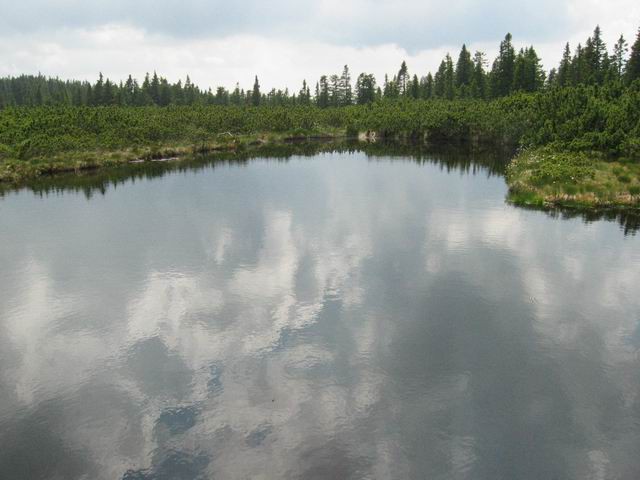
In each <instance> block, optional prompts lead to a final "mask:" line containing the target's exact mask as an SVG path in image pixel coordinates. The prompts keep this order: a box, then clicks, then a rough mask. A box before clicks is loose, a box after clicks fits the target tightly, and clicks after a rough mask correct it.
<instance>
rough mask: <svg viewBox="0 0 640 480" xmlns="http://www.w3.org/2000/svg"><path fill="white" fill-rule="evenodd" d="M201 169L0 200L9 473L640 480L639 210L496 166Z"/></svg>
mask: <svg viewBox="0 0 640 480" xmlns="http://www.w3.org/2000/svg"><path fill="white" fill-rule="evenodd" d="M374 153H375V152H374ZM396 153H397V152H396ZM400 153H401V154H402V152H400ZM187 166H188V167H189V168H185V167H184V164H180V166H168V167H153V168H152V169H149V168H147V167H144V168H143V167H140V168H139V169H138V170H135V171H132V170H128V171H126V172H125V171H121V172H117V171H114V172H110V173H107V174H104V173H101V174H99V175H97V176H89V177H81V178H73V179H72V178H67V179H62V180H61V179H52V180H49V181H45V182H41V183H40V184H38V185H33V186H32V188H30V189H23V190H20V191H14V192H5V193H4V196H3V198H0V478H2V479H40V478H43V479H44V478H47V479H49V478H52V479H76V478H78V479H122V478H124V479H192V478H223V479H245V478H256V479H258V478H259V479H271V478H274V479H281V478H305V479H315V478H322V479H325V478H327V479H347V478H371V479H374V478H375V479H386V478H390V479H405V478H410V479H413V478H415V479H423V478H428V479H487V480H494V479H535V480H540V479H630V480H631V479H638V478H640V237H639V236H638V235H634V233H633V232H634V230H635V229H636V227H634V225H636V224H634V223H633V222H631V223H630V222H629V221H627V220H620V219H618V220H617V221H605V220H594V219H587V220H594V221H585V219H584V218H581V217H577V218H566V217H565V218H563V217H562V216H561V215H560V216H556V217H553V216H550V215H548V214H546V213H544V212H536V211H526V210H521V209H517V208H514V207H511V206H509V205H507V204H505V202H504V198H505V193H506V187H505V184H504V180H503V178H502V177H501V176H500V174H499V173H500V168H501V167H500V162H499V160H498V159H497V158H496V157H495V156H492V155H488V156H483V157H478V158H472V156H470V155H469V154H466V153H451V152H448V153H447V152H445V153H434V154H424V155H422V156H421V157H420V160H418V161H416V160H415V158H411V157H410V156H406V157H404V156H402V155H400V156H398V155H394V156H393V157H392V156H385V155H384V154H383V153H381V152H378V154H377V155H375V156H369V155H367V154H365V153H362V152H351V153H349V152H346V151H343V152H335V153H319V154H318V155H317V156H315V157H306V156H293V157H291V158H289V159H288V161H282V159H280V160H273V159H272V160H269V159H255V160H252V161H248V160H247V161H245V162H243V163H241V164H233V163H215V164H212V163H210V162H201V163H200V164H198V165H187ZM132 176H133V177H132ZM614 220H615V219H614Z"/></svg>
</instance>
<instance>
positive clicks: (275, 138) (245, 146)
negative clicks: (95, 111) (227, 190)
mask: <svg viewBox="0 0 640 480" xmlns="http://www.w3.org/2000/svg"><path fill="white" fill-rule="evenodd" d="M341 137H344V132H341V131H339V130H335V129H334V130H328V131H324V132H316V133H315V134H313V135H302V134H299V133H298V134H296V133H289V134H274V133H265V134H245V135H233V134H230V133H229V134H219V135H215V136H212V137H208V138H207V139H204V140H202V141H200V142H191V143H182V142H175V143H169V142H165V143H154V144H143V145H140V146H137V147H129V148H112V149H87V150H79V151H70V152H64V153H52V154H51V155H37V156H33V157H30V158H28V159H17V158H5V159H4V160H2V161H0V182H4V183H10V184H14V185H15V184H23V183H26V182H28V181H31V180H34V179H36V178H38V177H40V176H43V175H53V174H58V173H69V172H76V173H79V172H83V171H88V170H96V169H100V168H110V167H117V166H122V165H127V164H134V163H135V164H137V163H145V162H166V161H172V160H177V159H180V158H184V157H188V156H193V155H196V154H207V153H215V152H229V153H236V154H237V153H240V152H244V151H247V150H255V149H258V148H261V147H265V146H268V145H279V144H286V143H289V142H299V141H306V140H315V139H338V138H341Z"/></svg>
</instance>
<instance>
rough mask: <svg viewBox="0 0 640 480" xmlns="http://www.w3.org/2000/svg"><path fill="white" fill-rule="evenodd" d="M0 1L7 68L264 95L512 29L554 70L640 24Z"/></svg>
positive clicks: (385, 7)
mask: <svg viewBox="0 0 640 480" xmlns="http://www.w3.org/2000/svg"><path fill="white" fill-rule="evenodd" d="M3 3H6V1H5V0H0V7H2V10H3V11H4V12H8V14H7V15H5V16H4V18H3V20H0V58H2V59H3V62H2V63H0V75H19V74H21V73H32V74H33V73H38V72H42V73H43V74H45V75H50V76H59V77H62V78H79V79H91V80H93V79H95V78H96V77H97V74H98V72H100V71H102V72H103V73H104V74H105V75H107V76H108V77H110V78H112V79H116V80H120V79H124V78H126V76H127V75H128V74H129V73H132V74H134V75H135V76H136V77H138V78H141V77H142V76H143V75H144V74H145V72H153V71H154V70H157V71H158V72H159V73H161V74H163V75H164V76H166V77H168V78H169V79H170V80H172V81H176V80H177V79H179V78H182V79H184V78H185V77H186V75H187V74H189V75H190V76H191V78H192V80H194V81H195V82H196V83H197V84H199V85H201V86H203V87H212V88H215V87H216V86H218V85H224V86H226V87H233V86H234V85H235V83H236V82H240V84H241V85H242V86H243V87H244V88H247V87H250V86H251V85H252V81H253V76H254V75H255V74H257V75H258V76H259V78H260V81H261V84H262V86H263V88H264V89H267V90H268V89H271V88H273V87H278V88H280V87H282V88H284V87H288V88H289V89H291V90H298V89H299V88H300V85H301V83H302V80H303V79H307V80H308V81H309V82H310V83H311V84H312V85H314V84H315V82H316V80H317V79H318V78H319V77H320V76H321V75H323V74H331V73H338V72H339V71H340V70H341V69H342V66H343V65H344V64H348V65H349V66H350V67H351V70H352V72H353V73H354V77H355V76H356V75H357V74H358V73H360V72H362V71H366V72H372V73H374V74H375V75H376V77H377V79H378V81H379V82H382V81H383V78H384V74H385V73H390V74H393V73H394V72H396V71H397V70H398V68H399V64H400V62H401V61H402V60H407V62H408V64H409V67H410V70H411V72H412V73H413V72H415V73H418V74H419V75H424V74H426V72H427V71H429V70H431V71H433V70H435V69H437V66H438V64H439V62H440V60H441V59H442V57H443V56H444V54H445V53H446V52H447V51H449V52H451V54H452V55H453V56H454V57H455V56H456V55H457V52H458V50H459V48H460V45H461V44H462V43H463V42H466V43H467V45H470V48H471V49H472V50H475V49H481V50H484V51H486V52H487V53H488V58H489V60H490V61H491V60H492V59H493V57H494V56H495V53H496V50H497V46H498V43H499V41H500V39H501V38H502V37H503V35H504V33H506V31H507V30H510V31H511V32H512V33H513V34H514V42H515V44H516V46H518V47H520V46H524V45H529V44H534V45H535V47H536V48H537V50H538V52H539V53H540V54H541V56H542V58H543V61H544V64H545V66H546V67H547V68H551V67H552V66H555V65H556V64H557V62H558V60H559V57H560V55H561V52H562V48H563V46H564V43H565V42H566V41H570V42H571V43H572V46H574V47H575V45H576V44H577V43H578V42H584V40H585V38H586V37H587V36H588V35H589V34H590V33H591V31H592V30H593V27H594V26H595V25H596V23H599V24H600V25H601V27H602V29H603V31H604V36H605V40H606V41H607V42H608V43H609V44H610V45H611V44H612V43H613V42H614V41H615V39H616V38H617V37H618V35H619V34H620V33H623V34H624V35H625V36H626V37H627V38H628V39H633V38H634V36H635V32H636V29H637V26H638V25H637V23H638V22H639V21H640V6H638V4H637V2H633V1H630V0H615V1H613V2H607V3H606V4H605V3H604V2H600V1H597V0H588V1H587V2H584V1H578V0H569V1H567V2H564V3H562V2H560V3H558V2H555V3H553V4H549V5H546V4H545V3H544V2H543V4H539V3H533V2H529V1H527V0H523V1H520V2H517V3H515V4H511V3H510V4H507V5H505V4H504V2H483V3H482V4H476V3H474V2H469V1H463V0H457V1H453V2H447V4H446V5H442V3H441V2H433V1H432V2H415V1H411V0H403V1H401V2H399V3H398V2H387V1H382V0H378V1H366V0H356V1H352V2H337V1H334V0H330V1H321V2H313V3H307V4H305V3H304V2H302V3H295V2H293V3H292V2H288V1H284V0H281V1H278V2H275V3H273V4H272V5H270V7H269V8H266V7H265V8H262V7H261V6H254V7H255V8H253V9H252V8H251V5H246V6H245V7H246V10H243V11H240V10H239V9H238V8H232V7H228V6H226V5H225V6H222V5H220V6H219V8H217V7H216V3H215V2H213V4H211V3H210V2H209V3H206V4H203V3H202V2H200V1H195V0H192V1H186V2H180V3H178V2H173V1H165V2H164V5H163V6H162V8H160V7H159V6H156V5H154V6H153V8H151V10H153V14H149V15H142V13H141V12H143V11H144V8H143V7H144V5H146V4H147V3H148V2H142V3H141V5H138V6H137V7H132V6H131V5H130V4H129V2H126V3H123V2H117V1H116V2H108V3H107V2H97V3H96V2H93V3H91V4H86V5H85V4H84V3H82V2H80V3H79V2H75V1H65V2H60V1H58V2H55V1H54V2H47V3H46V4H45V5H42V4H41V2H37V1H26V2H22V3H21V4H20V5H19V6H15V5H14V4H13V3H12V4H11V5H8V4H7V5H4V6H3V5H2V4H3ZM87 5H89V6H90V7H91V8H88V7H87ZM136 5H137V4H136ZM147 6H148V5H147ZM177 12H180V13H181V15H180V16H179V18H180V20H179V21H178V20H176V18H177V17H176V15H174V14H177ZM621 12H624V14H621ZM241 14H242V15H241ZM487 19H491V21H487ZM27 20H28V21H27Z"/></svg>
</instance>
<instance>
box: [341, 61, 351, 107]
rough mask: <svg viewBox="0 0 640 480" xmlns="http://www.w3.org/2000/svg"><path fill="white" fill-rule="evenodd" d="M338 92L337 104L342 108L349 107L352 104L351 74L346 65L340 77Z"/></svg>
mask: <svg viewBox="0 0 640 480" xmlns="http://www.w3.org/2000/svg"><path fill="white" fill-rule="evenodd" d="M339 90H340V91H339V95H338V98H339V101H338V104H339V105H342V106H344V105H351V104H352V103H353V92H352V90H351V74H350V73H349V67H348V66H347V65H345V66H344V69H343V70H342V75H341V76H340V83H339Z"/></svg>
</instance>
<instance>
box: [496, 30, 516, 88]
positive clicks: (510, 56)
mask: <svg viewBox="0 0 640 480" xmlns="http://www.w3.org/2000/svg"><path fill="white" fill-rule="evenodd" d="M512 39H513V37H512V36H511V34H510V33H507V35H506V36H505V37H504V40H503V41H502V42H500V51H499V53H498V57H497V58H496V60H495V62H493V68H492V69H491V94H492V96H494V97H504V96H506V95H509V94H510V93H511V88H512V86H513V76H514V73H515V61H516V53H515V50H514V48H513V44H512V43H511V41H512Z"/></svg>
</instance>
